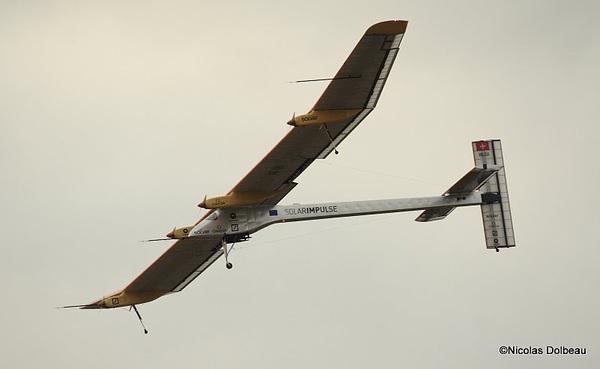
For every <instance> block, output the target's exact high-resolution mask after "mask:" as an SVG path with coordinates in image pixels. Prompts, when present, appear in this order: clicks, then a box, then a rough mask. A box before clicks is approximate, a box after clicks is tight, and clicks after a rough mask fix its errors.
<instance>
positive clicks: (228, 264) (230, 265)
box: [225, 263, 233, 269]
mask: <svg viewBox="0 0 600 369" xmlns="http://www.w3.org/2000/svg"><path fill="white" fill-rule="evenodd" d="M225 267H227V269H231V268H233V264H231V263H227V264H225Z"/></svg>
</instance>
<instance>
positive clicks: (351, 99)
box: [230, 21, 408, 205]
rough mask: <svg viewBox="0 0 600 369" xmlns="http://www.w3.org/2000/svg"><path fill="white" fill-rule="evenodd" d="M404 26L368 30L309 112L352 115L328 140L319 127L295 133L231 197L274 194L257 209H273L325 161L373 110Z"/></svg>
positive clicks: (332, 128)
mask: <svg viewBox="0 0 600 369" xmlns="http://www.w3.org/2000/svg"><path fill="white" fill-rule="evenodd" d="M407 24H408V22H407V21H387V22H381V23H378V24H375V25H374V26H372V27H370V28H369V29H368V30H367V32H366V33H365V34H364V35H363V37H362V38H361V39H360V41H359V42H358V44H357V45H356V47H355V48H354V50H353V51H352V53H351V54H350V56H349V57H348V59H346V61H345V62H344V64H343V65H342V67H341V68H340V70H339V71H338V72H337V74H336V75H335V77H334V78H333V80H332V81H331V82H330V83H329V86H328V87H327V88H326V89H325V91H324V92H323V95H321V97H320V98H319V100H318V101H317V103H316V104H315V106H314V107H313V110H352V111H356V112H357V113H356V114H354V115H353V116H351V117H348V118H346V119H343V120H341V121H337V122H335V123H334V124H328V125H327V128H328V130H329V133H330V135H328V134H327V132H326V131H325V130H324V129H323V127H321V126H320V125H312V126H302V127H294V128H293V129H292V130H291V131H290V132H289V133H288V134H287V135H286V136H285V137H284V138H283V139H282V140H281V141H280V142H279V143H278V144H277V145H276V146H275V147H274V148H273V149H272V150H271V152H269V153H268V154H267V155H266V156H265V157H264V159H262V160H261V161H260V162H259V163H258V164H257V165H256V166H255V167H254V169H252V170H251V171H250V173H248V174H247V175H246V176H245V177H244V178H243V179H242V180H241V181H240V182H239V183H238V184H237V185H236V186H235V187H234V188H233V189H232V190H231V191H230V192H246V191H249V192H252V191H276V192H278V195H276V196H274V197H271V198H269V199H268V200H266V201H264V202H263V203H262V204H263V205H274V204H276V203H278V202H279V201H280V200H281V199H282V198H283V197H284V196H285V195H286V194H287V193H288V192H289V191H291V190H292V189H293V188H294V186H295V185H296V183H295V182H294V180H295V179H296V178H297V177H298V176H299V175H300V174H301V173H302V172H303V171H304V170H305V169H306V168H307V167H308V166H309V165H310V164H311V163H312V162H313V161H314V160H315V159H323V158H325V157H327V155H329V154H330V153H331V151H333V150H334V147H337V145H339V144H340V143H341V142H342V141H343V140H344V139H345V138H346V137H347V136H348V135H349V134H350V132H352V130H353V129H354V128H356V126H358V124H359V123H360V122H362V120H363V119H364V118H365V117H366V116H367V115H368V114H369V113H370V112H371V111H372V110H373V109H374V108H375V105H376V104H377V100H378V99H379V96H380V95H381V91H382V90H383V86H384V85H385V82H386V80H387V77H388V75H389V73H390V70H391V68H392V64H393V63H394V60H395V58H396V54H397V53H398V48H399V46H400V41H402V37H403V35H404V32H405V31H406V26H407ZM330 137H331V138H330Z"/></svg>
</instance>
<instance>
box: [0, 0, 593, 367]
mask: <svg viewBox="0 0 600 369" xmlns="http://www.w3.org/2000/svg"><path fill="white" fill-rule="evenodd" d="M124 3H127V4H124ZM598 15H600V6H599V5H598V3H597V2H596V1H541V0H540V1H512V0H509V1H502V2H499V1H460V0H459V1H452V2H440V1H429V0H427V1H403V0H393V1H391V0H390V1H387V0H386V1H378V0H373V1H353V0H351V1H344V2H338V1H336V2H334V1H327V0H325V1H324V0H319V1H313V0H306V1H261V2H256V3H254V4H250V2H247V1H227V2H221V3H218V2H214V1H211V2H208V1H168V2H167V1H130V2H121V1H102V2H78V1H28V2H25V1H18V2H17V1H0V128H1V134H0V168H1V170H0V181H1V183H2V191H1V192H0V209H1V211H0V216H1V219H0V220H1V221H0V230H1V233H2V235H3V237H4V239H3V242H2V244H3V247H2V257H0V271H1V273H2V277H3V278H2V280H3V281H4V285H5V288H4V293H3V303H2V304H1V307H0V312H1V314H0V327H2V329H1V333H0V338H1V340H2V342H1V344H0V366H2V367H6V368H9V367H19V368H40V367H42V366H43V367H47V368H75V367H84V368H88V369H95V368H106V367H121V366H123V367H124V366H134V367H141V366H144V367H147V368H165V367H169V368H174V367H182V368H185V367H206V368H365V367H369V368H403V367H408V368H439V367H456V368H481V367H486V368H506V367H531V368H533V367H538V368H542V367H543V368H565V367H571V368H590V367H596V366H597V364H598V362H600V338H599V335H598V331H599V328H600V319H599V317H598V311H599V310H600V298H599V297H598V282H599V280H600V271H599V270H600V268H598V260H599V258H600V248H599V247H598V246H599V242H598V236H597V232H596V230H597V229H598V224H597V222H598V221H599V220H600V216H599V215H598V211H597V209H598V207H599V205H600V195H599V191H598V189H597V182H598V179H599V174H598V169H600V166H599V165H598V164H597V156H598V153H597V146H598V143H599V139H598V138H599V137H600V125H599V122H600V105H599V103H598V96H600V94H599V92H600V91H599V87H598V86H600V71H599V68H598V66H599V65H600V43H599V41H598V35H600V23H598ZM388 19H406V20H408V21H409V25H408V30H407V33H406V35H405V37H404V39H403V41H402V44H401V47H400V52H399V54H398V57H397V59H396V63H395V65H394V68H393V70H392V73H391V75H390V77H389V79H388V82H387V85H386V87H385V90H384V91H383V95H382V97H381V99H380V100H379V104H378V106H377V109H376V110H375V111H374V112H373V114H371V115H370V116H369V117H368V118H367V119H366V120H365V121H364V122H363V123H362V124H361V125H360V126H359V127H358V128H357V129H356V130H355V131H354V132H353V133H352V135H351V136H350V137H349V138H348V139H347V140H346V141H344V143H343V144H342V145H341V146H340V147H339V150H340V154H339V155H331V156H330V157H328V158H327V159H326V160H324V161H320V162H318V163H315V164H314V165H313V166H312V167H311V168H309V169H308V170H307V171H306V172H304V174H302V175H301V176H300V177H299V178H298V182H299V183H300V184H299V186H298V187H297V188H296V189H295V190H294V191H293V192H292V193H290V195H289V196H288V197H287V198H286V199H285V200H284V201H283V202H282V203H283V204H286V203H294V202H298V203H311V202H320V201H346V200H364V199H375V198H394V197H413V196H427V195H438V194H441V193H442V192H444V191H445V190H446V188H447V187H449V186H450V185H452V184H453V183H454V182H455V181H456V180H457V179H458V178H460V177H461V176H462V175H463V174H464V173H465V172H466V171H468V170H469V169H470V168H471V167H472V166H473V162H472V153H471V147H470V142H471V141H473V140H478V139H487V138H500V139H502V143H503V148H504V151H505V162H506V173H507V178H508V185H509V189H510V195H511V205H512V211H513V217H514V226H515V234H516V241H517V247H516V248H514V249H510V250H503V251H502V252H500V253H496V252H494V251H492V250H486V249H485V241H484V238H483V229H482V223H481V215H480V211H479V209H478V208H477V207H472V208H463V209H458V210H456V211H455V212H453V213H452V214H451V215H450V216H449V217H448V218H447V219H446V220H444V221H442V222H434V223H425V224H421V223H417V222H414V218H415V217H416V216H417V215H418V213H404V214H396V215H384V216H371V217H365V218H351V219H340V220H331V221H319V222H306V223H295V224H286V225H275V226H272V227H269V228H267V229H265V230H263V231H261V232H259V233H257V234H256V235H255V236H254V237H253V239H252V240H251V241H250V242H248V243H245V244H241V245H239V247H237V248H236V250H234V252H232V254H231V260H232V262H233V263H234V264H235V267H234V269H232V270H231V271H228V270H226V269H225V267H224V265H223V264H224V261H221V260H219V261H218V262H217V263H215V264H214V265H213V266H212V267H211V268H210V269H209V270H207V271H206V272H205V273H204V274H202V276H201V277H200V278H198V279H197V280H196V281H194V283H192V284H191V285H190V286H188V287H187V288H186V289H185V290H184V291H183V292H181V293H178V294H174V295H171V296H166V297H163V298H161V299H159V300H157V301H155V302H152V303H149V304H144V305H141V306H139V309H140V312H141V313H142V316H143V317H144V321H145V323H146V326H147V328H148V329H149V331H150V333H149V334H148V335H144V334H143V332H142V329H141V326H140V325H139V322H138V321H137V319H136V317H135V314H134V313H133V312H129V311H127V310H126V309H115V310H106V311H82V310H58V309H55V307H57V306H61V305H67V304H77V303H87V302H90V301H92V300H94V299H97V298H99V297H101V296H102V295H106V294H109V293H112V292H114V291H117V290H119V289H121V288H122V287H124V286H125V285H126V284H127V283H129V282H130V281H131V280H132V279H133V278H134V277H136V276H137V275H138V274H139V273H140V272H141V271H142V270H143V269H144V268H145V267H146V266H147V265H149V264H150V263H151V262H152V261H153V260H155V259H156V258H157V257H158V256H159V255H160V254H161V253H162V252H163V251H164V250H165V249H166V248H168V247H169V246H170V244H171V243H170V242H157V243H152V244H147V243H140V242H139V241H140V240H143V239H148V238H156V237H162V236H163V235H164V234H166V233H167V232H169V231H170V230H171V229H172V228H173V227H174V226H178V227H181V226H188V225H190V224H193V223H194V222H196V221H197V220H198V219H199V217H200V216H202V214H203V211H202V210H199V209H198V208H197V207H196V204H198V203H199V202H200V201H201V200H202V198H203V197H204V195H205V194H208V195H209V196H218V195H222V194H224V193H225V192H227V191H228V190H229V189H230V188H231V187H233V185H234V184H235V183H237V181H238V180H239V179H240V178H241V177H242V176H243V175H244V174H246V173H247V172H248V171H249V170H250V169H251V168H252V167H253V166H254V164H256V162H258V160H260V159H261V158H262V157H263V156H264V155H265V154H266V153H267V152H268V150H269V149H270V148H271V147H272V146H273V145H275V144H276V143H277V142H278V141H279V139H280V138H281V137H283V135H285V133H286V132H287V131H288V130H289V129H290V128H289V126H287V125H286V124H285V122H287V121H288V120H289V119H290V117H291V116H292V114H293V113H294V112H296V113H297V114H302V113H306V112H308V110H309V109H310V108H311V107H312V105H313V103H314V102H315V101H316V99H317V98H318V97H319V96H320V93H321V92H322V90H323V89H324V88H325V87H326V83H311V84H289V83H287V82H288V81H292V80H298V79H307V78H321V77H330V76H333V75H334V74H335V72H336V71H337V69H338V68H339V67H340V65H341V63H342V62H343V61H344V60H345V58H346V56H347V55H348V54H349V52H350V51H351V50H352V48H353V47H354V45H355V44H356V42H357V41H358V40H359V38H360V37H361V36H362V34H363V33H364V31H365V30H366V29H367V28H368V27H369V26H370V25H372V24H374V23H376V22H379V21H382V20H388ZM501 345H509V346H512V345H515V346H520V347H529V346H533V347H544V348H545V347H546V346H547V345H553V346H561V345H564V346H569V347H585V348H587V355H585V356H554V355H512V356H511V355H504V356H503V355H500V354H499V352H498V348H499V347H500V346H501Z"/></svg>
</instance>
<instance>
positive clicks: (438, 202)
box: [190, 192, 482, 242]
mask: <svg viewBox="0 0 600 369" xmlns="http://www.w3.org/2000/svg"><path fill="white" fill-rule="evenodd" d="M481 204H482V198H481V193H480V192H472V193H470V194H468V195H466V196H460V197H453V196H432V197H415V198H406V199H387V200H366V201H348V202H330V203H320V204H293V205H274V206H241V207H232V208H221V209H217V210H215V211H214V213H213V214H211V215H210V216H208V217H207V218H206V219H204V220H203V221H201V222H200V223H198V224H197V225H196V226H195V227H194V228H193V229H192V231H191V232H190V237H202V236H206V235H215V234H223V236H227V238H228V239H229V240H231V239H233V240H238V241H243V240H244V237H243V236H244V235H245V236H248V235H250V234H252V233H254V232H256V231H259V230H261V229H263V228H265V227H267V226H269V225H271V224H275V223H286V222H297V221H303V220H316V219H326V218H341V217H352V216H359V215H371V214H385V213H397V212H405V211H414V210H425V209H429V208H436V207H441V206H450V207H458V206H472V205H481ZM236 237H237V238H236ZM228 242H232V241H228Z"/></svg>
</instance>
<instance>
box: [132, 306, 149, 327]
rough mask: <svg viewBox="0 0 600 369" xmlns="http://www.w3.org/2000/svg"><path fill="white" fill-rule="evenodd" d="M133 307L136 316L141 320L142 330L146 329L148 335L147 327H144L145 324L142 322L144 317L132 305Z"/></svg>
mask: <svg viewBox="0 0 600 369" xmlns="http://www.w3.org/2000/svg"><path fill="white" fill-rule="evenodd" d="M131 306H132V307H133V310H134V311H135V314H136V315H137V317H138V319H139V320H140V324H142V328H144V334H148V330H147V329H146V326H144V322H142V316H141V315H140V312H139V311H138V309H137V308H136V307H135V305H131Z"/></svg>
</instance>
